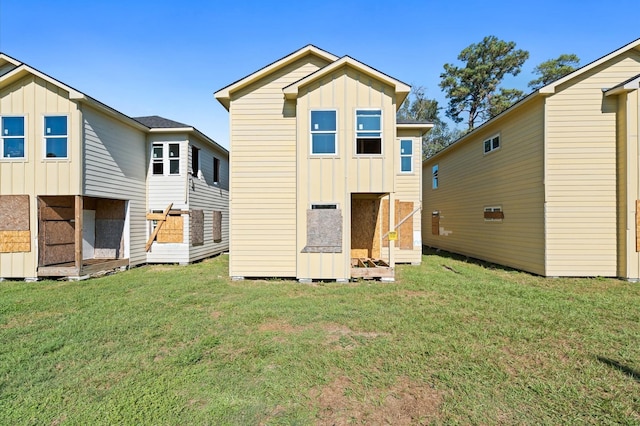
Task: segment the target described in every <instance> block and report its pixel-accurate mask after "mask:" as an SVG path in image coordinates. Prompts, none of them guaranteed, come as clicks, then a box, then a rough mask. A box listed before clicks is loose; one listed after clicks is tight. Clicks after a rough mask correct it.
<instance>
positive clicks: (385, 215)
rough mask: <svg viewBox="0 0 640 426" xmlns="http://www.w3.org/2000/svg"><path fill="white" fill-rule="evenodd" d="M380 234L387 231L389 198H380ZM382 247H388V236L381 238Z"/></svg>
mask: <svg viewBox="0 0 640 426" xmlns="http://www.w3.org/2000/svg"><path fill="white" fill-rule="evenodd" d="M381 226H382V235H385V234H387V233H388V232H389V200H382V224H381ZM382 247H389V237H388V236H386V237H384V238H383V239H382Z"/></svg>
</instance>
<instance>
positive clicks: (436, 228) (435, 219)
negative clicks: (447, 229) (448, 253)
mask: <svg viewBox="0 0 640 426" xmlns="http://www.w3.org/2000/svg"><path fill="white" fill-rule="evenodd" d="M431 234H432V235H440V213H431Z"/></svg>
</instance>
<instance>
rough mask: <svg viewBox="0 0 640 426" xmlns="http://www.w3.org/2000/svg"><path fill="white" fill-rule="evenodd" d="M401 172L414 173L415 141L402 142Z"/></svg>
mask: <svg viewBox="0 0 640 426" xmlns="http://www.w3.org/2000/svg"><path fill="white" fill-rule="evenodd" d="M400 171H401V172H404V173H411V172H413V141H412V140H410V139H408V140H401V141H400Z"/></svg>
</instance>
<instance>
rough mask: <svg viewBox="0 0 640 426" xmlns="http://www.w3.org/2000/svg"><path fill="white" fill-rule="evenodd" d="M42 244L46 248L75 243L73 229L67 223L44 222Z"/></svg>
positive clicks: (71, 225) (69, 223)
mask: <svg viewBox="0 0 640 426" xmlns="http://www.w3.org/2000/svg"><path fill="white" fill-rule="evenodd" d="M43 228H44V229H42V231H43V232H44V236H45V238H44V243H45V244H46V245H47V246H52V245H59V244H73V243H75V227H74V226H73V224H72V223H71V222H67V221H47V222H44V226H43Z"/></svg>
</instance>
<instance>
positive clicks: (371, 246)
mask: <svg viewBox="0 0 640 426" xmlns="http://www.w3.org/2000/svg"><path fill="white" fill-rule="evenodd" d="M379 213H380V200H378V199H361V198H353V199H352V200H351V257H352V258H358V257H375V258H379V257H380V221H379V220H378V215H379Z"/></svg>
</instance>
